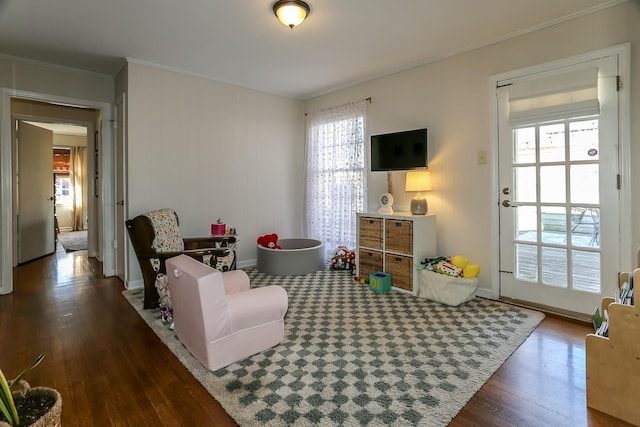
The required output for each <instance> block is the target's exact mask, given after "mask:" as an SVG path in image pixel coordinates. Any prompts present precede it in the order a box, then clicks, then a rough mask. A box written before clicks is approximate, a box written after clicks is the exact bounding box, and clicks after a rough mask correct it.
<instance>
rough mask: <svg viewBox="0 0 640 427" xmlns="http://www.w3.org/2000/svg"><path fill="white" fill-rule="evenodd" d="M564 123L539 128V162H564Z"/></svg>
mask: <svg viewBox="0 0 640 427" xmlns="http://www.w3.org/2000/svg"><path fill="white" fill-rule="evenodd" d="M564 151H565V142H564V123H559V124H555V125H547V126H540V162H541V163H544V162H561V161H564V158H565V157H564Z"/></svg>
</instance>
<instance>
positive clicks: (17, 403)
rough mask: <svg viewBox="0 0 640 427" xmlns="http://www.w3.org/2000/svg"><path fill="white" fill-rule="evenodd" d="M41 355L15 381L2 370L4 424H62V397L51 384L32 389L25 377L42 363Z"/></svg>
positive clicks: (1, 421) (0, 410)
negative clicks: (8, 379) (7, 377)
mask: <svg viewBox="0 0 640 427" xmlns="http://www.w3.org/2000/svg"><path fill="white" fill-rule="evenodd" d="M43 358H44V354H41V355H39V356H38V357H36V359H35V360H34V361H33V363H31V365H29V366H28V367H27V368H26V369H25V370H24V371H22V372H21V373H20V375H18V376H17V377H16V379H15V380H13V381H11V382H9V381H7V379H6V377H5V376H4V373H3V372H2V370H1V369H0V427H7V426H32V427H57V426H60V424H61V414H62V397H61V396H60V393H58V392H57V391H56V390H54V389H52V388H48V387H34V388H31V387H30V386H29V384H28V383H27V382H26V381H24V380H23V379H22V378H23V377H24V376H25V375H26V374H27V373H28V372H29V371H31V370H32V369H33V368H35V367H36V366H38V364H40V362H41V361H42V359H43Z"/></svg>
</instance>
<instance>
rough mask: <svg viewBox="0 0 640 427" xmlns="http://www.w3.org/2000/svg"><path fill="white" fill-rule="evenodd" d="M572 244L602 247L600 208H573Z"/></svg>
mask: <svg viewBox="0 0 640 427" xmlns="http://www.w3.org/2000/svg"><path fill="white" fill-rule="evenodd" d="M571 244H572V245H574V246H584V247H594V248H599V247H600V209H598V208H581V207H573V208H571Z"/></svg>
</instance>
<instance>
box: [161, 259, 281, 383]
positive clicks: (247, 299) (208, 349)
mask: <svg viewBox="0 0 640 427" xmlns="http://www.w3.org/2000/svg"><path fill="white" fill-rule="evenodd" d="M167 276H168V279H169V288H170V290H171V298H172V303H173V318H174V322H175V332H176V335H177V336H178V338H179V339H180V341H182V343H183V344H184V346H185V347H186V348H187V349H188V350H189V351H190V352H191V354H193V355H194V356H195V357H196V358H197V359H198V360H199V361H200V362H201V363H202V364H203V365H204V366H205V367H207V368H208V369H210V370H212V371H215V370H217V369H220V368H222V367H224V366H227V365H229V364H231V363H233V362H236V361H239V360H242V359H244V358H246V357H248V356H251V355H253V354H255V353H259V352H261V351H264V350H266V349H268V348H270V347H273V346H274V345H277V344H278V343H280V342H282V341H283V340H284V316H285V314H286V312H287V308H288V297H287V293H286V291H285V290H284V289H283V288H282V287H280V286H267V287H264V288H257V289H249V277H248V276H247V274H246V273H245V272H244V271H242V270H235V271H229V272H225V273H221V272H220V271H218V270H214V269H213V268H211V267H209V266H207V265H205V264H203V263H201V262H199V261H197V260H194V259H193V258H191V257H189V256H186V255H179V256H177V257H173V258H170V259H168V260H167Z"/></svg>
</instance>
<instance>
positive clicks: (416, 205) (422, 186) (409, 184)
mask: <svg viewBox="0 0 640 427" xmlns="http://www.w3.org/2000/svg"><path fill="white" fill-rule="evenodd" d="M431 190H432V187H431V172H429V171H408V172H407V180H406V181H405V191H407V192H409V191H417V192H418V194H416V197H414V198H413V199H411V213H412V214H414V215H425V214H426V213H427V210H428V208H427V199H425V198H424V196H423V195H422V194H421V193H420V192H421V191H431Z"/></svg>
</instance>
